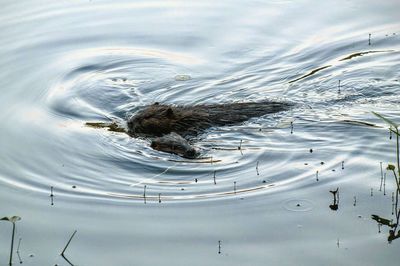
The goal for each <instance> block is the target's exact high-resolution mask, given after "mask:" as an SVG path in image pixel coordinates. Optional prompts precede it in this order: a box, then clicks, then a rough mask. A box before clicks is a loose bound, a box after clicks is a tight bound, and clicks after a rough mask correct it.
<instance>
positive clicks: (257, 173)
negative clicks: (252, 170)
mask: <svg viewBox="0 0 400 266" xmlns="http://www.w3.org/2000/svg"><path fill="white" fill-rule="evenodd" d="M258 163H259V161H257V165H256V171H257V175H260V173H259V172H258Z"/></svg>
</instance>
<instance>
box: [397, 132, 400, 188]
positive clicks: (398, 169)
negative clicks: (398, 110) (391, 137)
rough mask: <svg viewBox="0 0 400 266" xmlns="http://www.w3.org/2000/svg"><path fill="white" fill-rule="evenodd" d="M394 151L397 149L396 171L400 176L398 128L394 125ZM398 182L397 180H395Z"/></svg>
mask: <svg viewBox="0 0 400 266" xmlns="http://www.w3.org/2000/svg"><path fill="white" fill-rule="evenodd" d="M396 149H397V150H396V151H397V172H398V174H399V176H400V159H399V129H398V128H397V127H396ZM396 181H398V180H397V178H396ZM397 183H398V182H397ZM397 187H398V185H397Z"/></svg>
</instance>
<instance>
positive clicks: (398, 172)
mask: <svg viewBox="0 0 400 266" xmlns="http://www.w3.org/2000/svg"><path fill="white" fill-rule="evenodd" d="M374 114H375V115H376V116H378V117H379V118H381V119H382V120H383V121H385V122H386V123H387V124H388V125H389V126H390V128H389V131H390V132H391V133H394V134H395V137H396V162H397V164H396V166H397V169H396V166H395V165H393V164H389V165H388V166H387V168H386V170H387V171H389V172H391V173H392V174H393V177H394V182H395V192H393V193H392V216H394V219H386V218H383V217H381V216H378V215H376V214H373V215H372V219H373V220H375V221H376V222H377V223H378V226H379V232H380V227H381V226H382V225H385V226H387V227H389V236H388V242H389V243H391V242H392V241H393V240H395V239H397V238H399V237H400V229H399V230H398V227H399V219H400V209H399V208H398V203H399V195H400V147H399V142H400V140H399V139H400V133H399V125H398V124H396V123H395V122H394V121H393V120H391V119H389V118H387V117H385V116H382V115H380V114H378V113H374ZM385 174H386V173H385ZM381 175H383V171H382V163H381ZM385 188H386V175H385V178H384V179H383V189H384V194H385ZM381 189H382V178H381V187H380V190H381ZM397 230H398V231H397ZM396 231H397V233H396Z"/></svg>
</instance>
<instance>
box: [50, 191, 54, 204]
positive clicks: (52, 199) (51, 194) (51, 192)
mask: <svg viewBox="0 0 400 266" xmlns="http://www.w3.org/2000/svg"><path fill="white" fill-rule="evenodd" d="M50 199H51V206H53V205H54V194H53V187H50Z"/></svg>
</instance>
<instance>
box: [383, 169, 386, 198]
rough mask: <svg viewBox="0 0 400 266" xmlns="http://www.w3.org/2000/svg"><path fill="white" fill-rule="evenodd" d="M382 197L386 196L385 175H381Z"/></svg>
mask: <svg viewBox="0 0 400 266" xmlns="http://www.w3.org/2000/svg"><path fill="white" fill-rule="evenodd" d="M383 195H384V196H386V173H384V174H383Z"/></svg>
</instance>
